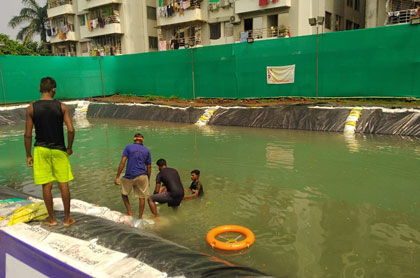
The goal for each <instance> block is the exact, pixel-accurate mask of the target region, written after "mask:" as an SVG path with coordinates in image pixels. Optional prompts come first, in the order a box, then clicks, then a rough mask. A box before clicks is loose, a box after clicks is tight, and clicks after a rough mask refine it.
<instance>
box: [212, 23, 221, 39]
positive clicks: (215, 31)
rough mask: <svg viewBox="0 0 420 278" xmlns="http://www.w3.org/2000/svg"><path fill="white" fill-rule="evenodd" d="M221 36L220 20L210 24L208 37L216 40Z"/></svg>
mask: <svg viewBox="0 0 420 278" xmlns="http://www.w3.org/2000/svg"><path fill="white" fill-rule="evenodd" d="M220 36H221V30H220V22H217V23H212V24H210V39H211V40H218V39H220Z"/></svg>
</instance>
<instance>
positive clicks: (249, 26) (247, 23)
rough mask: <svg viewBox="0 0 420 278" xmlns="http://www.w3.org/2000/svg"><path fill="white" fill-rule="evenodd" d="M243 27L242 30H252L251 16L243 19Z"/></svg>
mask: <svg viewBox="0 0 420 278" xmlns="http://www.w3.org/2000/svg"><path fill="white" fill-rule="evenodd" d="M244 28H245V30H244V31H250V30H252V18H247V19H245V22H244Z"/></svg>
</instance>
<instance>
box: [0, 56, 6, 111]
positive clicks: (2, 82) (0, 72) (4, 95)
mask: <svg viewBox="0 0 420 278" xmlns="http://www.w3.org/2000/svg"><path fill="white" fill-rule="evenodd" d="M0 76H1V86H2V89H3V101H4V104H5V105H6V91H5V90H4V80H3V71H2V69H1V63H0Z"/></svg>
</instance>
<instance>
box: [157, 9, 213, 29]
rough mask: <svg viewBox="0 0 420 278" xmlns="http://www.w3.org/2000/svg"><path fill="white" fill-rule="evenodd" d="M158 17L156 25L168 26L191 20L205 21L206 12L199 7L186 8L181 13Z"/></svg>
mask: <svg viewBox="0 0 420 278" xmlns="http://www.w3.org/2000/svg"><path fill="white" fill-rule="evenodd" d="M159 15H160V16H159V17H158V19H157V21H158V26H168V25H175V24H180V23H186V22H192V21H207V12H206V11H202V10H201V9H198V8H197V9H187V10H185V11H184V12H183V13H182V14H180V13H176V14H174V15H171V16H162V15H161V14H159Z"/></svg>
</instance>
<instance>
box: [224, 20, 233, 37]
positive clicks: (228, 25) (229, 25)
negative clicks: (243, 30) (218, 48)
mask: <svg viewBox="0 0 420 278" xmlns="http://www.w3.org/2000/svg"><path fill="white" fill-rule="evenodd" d="M231 36H233V24H232V23H229V22H226V23H225V37H231Z"/></svg>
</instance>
